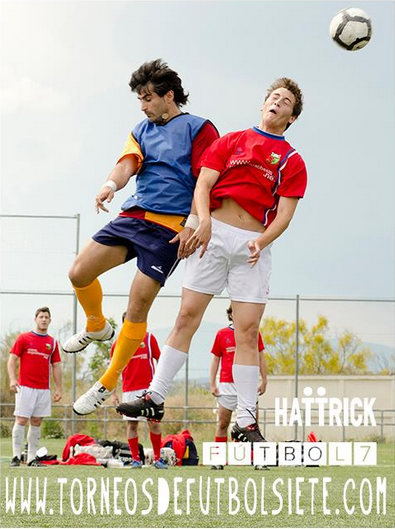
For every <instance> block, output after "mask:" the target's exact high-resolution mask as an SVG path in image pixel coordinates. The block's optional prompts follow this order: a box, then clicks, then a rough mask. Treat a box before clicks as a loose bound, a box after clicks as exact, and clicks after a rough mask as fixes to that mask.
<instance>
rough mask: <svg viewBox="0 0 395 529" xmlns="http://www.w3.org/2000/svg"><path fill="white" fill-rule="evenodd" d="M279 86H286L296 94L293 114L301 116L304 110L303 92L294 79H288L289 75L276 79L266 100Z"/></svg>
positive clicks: (268, 91) (269, 89)
mask: <svg viewBox="0 0 395 529" xmlns="http://www.w3.org/2000/svg"><path fill="white" fill-rule="evenodd" d="M277 88H286V89H287V90H289V91H290V92H291V93H292V94H293V95H294V96H295V99H296V101H295V104H294V108H293V113H292V115H293V116H295V117H298V116H300V114H301V113H302V110H303V94H302V90H301V89H300V88H299V86H298V85H297V84H296V83H295V81H292V79H288V77H281V78H280V79H276V80H275V81H274V83H273V84H272V85H271V86H270V87H269V88H268V90H267V93H266V97H265V101H266V100H267V99H268V97H269V96H270V94H271V93H272V92H274V90H277Z"/></svg>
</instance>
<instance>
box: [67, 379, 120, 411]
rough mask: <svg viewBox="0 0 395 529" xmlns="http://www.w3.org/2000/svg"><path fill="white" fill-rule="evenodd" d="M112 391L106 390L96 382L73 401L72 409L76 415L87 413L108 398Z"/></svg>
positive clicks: (98, 406)
mask: <svg viewBox="0 0 395 529" xmlns="http://www.w3.org/2000/svg"><path fill="white" fill-rule="evenodd" d="M111 393H112V391H108V389H106V388H105V387H104V386H102V385H101V384H100V382H96V384H94V385H93V386H92V387H91V388H90V389H88V391H87V392H86V393H84V394H83V395H81V397H80V398H79V399H77V400H76V401H75V402H74V406H73V410H74V412H75V413H76V414H77V415H89V413H92V412H94V411H95V410H96V409H97V408H100V406H101V405H102V404H103V402H104V401H105V400H106V399H108V397H109V396H110V395H111Z"/></svg>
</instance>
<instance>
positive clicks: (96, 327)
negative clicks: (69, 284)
mask: <svg viewBox="0 0 395 529" xmlns="http://www.w3.org/2000/svg"><path fill="white" fill-rule="evenodd" d="M73 287H74V285H73ZM74 290H75V294H76V296H77V299H78V301H79V302H80V304H81V307H82V308H83V309H84V312H85V314H86V330H87V331H88V332H97V331H101V330H102V329H103V327H104V325H105V323H106V318H105V317H104V316H103V312H102V307H101V303H102V299H103V292H102V289H101V285H100V281H99V280H98V279H97V278H96V279H95V280H94V281H93V282H92V283H91V284H90V285H88V286H87V287H82V288H78V287H74Z"/></svg>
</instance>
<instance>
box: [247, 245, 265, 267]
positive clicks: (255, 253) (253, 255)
mask: <svg viewBox="0 0 395 529" xmlns="http://www.w3.org/2000/svg"><path fill="white" fill-rule="evenodd" d="M247 246H248V249H249V251H250V257H249V258H248V260H247V263H250V265H251V268H252V267H253V266H255V265H256V264H257V262H258V259H259V257H260V256H261V251H262V248H261V247H260V246H259V244H258V243H257V242H256V241H248V243H247Z"/></svg>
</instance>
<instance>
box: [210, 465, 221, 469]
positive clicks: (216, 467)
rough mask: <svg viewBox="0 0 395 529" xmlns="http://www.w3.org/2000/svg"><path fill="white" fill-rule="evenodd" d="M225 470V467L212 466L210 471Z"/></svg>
mask: <svg viewBox="0 0 395 529" xmlns="http://www.w3.org/2000/svg"><path fill="white" fill-rule="evenodd" d="M223 469H224V465H212V466H211V467H210V470H223Z"/></svg>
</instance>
